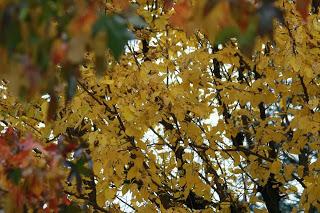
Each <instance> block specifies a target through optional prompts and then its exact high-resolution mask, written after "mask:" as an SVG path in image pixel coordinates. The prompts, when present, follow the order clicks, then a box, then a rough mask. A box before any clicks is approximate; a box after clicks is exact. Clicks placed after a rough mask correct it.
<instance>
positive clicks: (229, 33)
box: [215, 27, 240, 45]
mask: <svg viewBox="0 0 320 213" xmlns="http://www.w3.org/2000/svg"><path fill="white" fill-rule="evenodd" d="M239 35H240V31H239V29H238V28H237V27H226V28H224V29H222V30H221V31H220V32H219V33H218V35H217V37H216V40H215V43H216V45H218V44H223V43H225V42H226V41H228V40H229V39H230V38H238V37H239Z"/></svg>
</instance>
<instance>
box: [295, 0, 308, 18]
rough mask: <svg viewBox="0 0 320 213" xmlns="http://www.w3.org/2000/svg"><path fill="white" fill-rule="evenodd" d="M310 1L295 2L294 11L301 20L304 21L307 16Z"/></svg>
mask: <svg viewBox="0 0 320 213" xmlns="http://www.w3.org/2000/svg"><path fill="white" fill-rule="evenodd" d="M309 6H310V0H297V1H296V9H297V11H298V12H299V13H300V15H301V16H302V18H303V20H306V19H307V18H308V16H309Z"/></svg>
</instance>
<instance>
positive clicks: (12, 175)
mask: <svg viewBox="0 0 320 213" xmlns="http://www.w3.org/2000/svg"><path fill="white" fill-rule="evenodd" d="M21 177H22V171H21V169H19V168H14V169H11V170H10V171H9V172H8V179H9V180H10V181H11V182H12V183H14V184H16V185H18V184H19V182H20V179H21Z"/></svg>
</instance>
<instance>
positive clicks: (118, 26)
mask: <svg viewBox="0 0 320 213" xmlns="http://www.w3.org/2000/svg"><path fill="white" fill-rule="evenodd" d="M101 31H104V32H106V35H107V36H106V37H107V38H106V39H107V47H108V48H109V49H110V50H111V53H112V54H113V56H114V57H115V59H116V60H119V58H120V56H121V54H122V53H123V51H124V46H125V45H126V44H127V42H128V41H129V40H131V39H134V34H133V33H132V32H130V31H129V30H128V29H127V24H126V22H125V20H124V19H123V18H122V17H120V16H118V15H113V16H105V15H102V16H101V17H100V18H99V19H98V20H97V21H96V23H95V24H94V25H93V27H92V33H93V36H96V35H97V33H98V32H101Z"/></svg>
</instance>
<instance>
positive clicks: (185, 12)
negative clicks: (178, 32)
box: [169, 0, 192, 28]
mask: <svg viewBox="0 0 320 213" xmlns="http://www.w3.org/2000/svg"><path fill="white" fill-rule="evenodd" d="M174 10H175V13H174V14H173V15H172V16H171V17H170V20H169V21H170V23H171V24H172V25H173V26H175V27H181V28H183V27H185V26H186V24H187V22H188V21H189V19H190V17H191V16H192V8H191V2H190V1H189V0H181V1H179V3H177V4H176V5H175V6H174Z"/></svg>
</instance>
